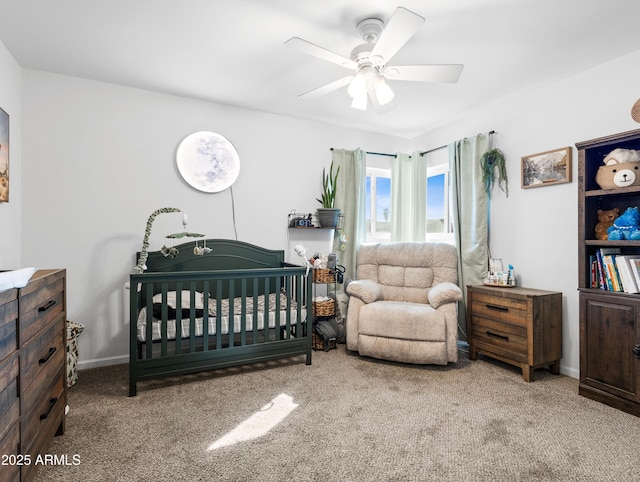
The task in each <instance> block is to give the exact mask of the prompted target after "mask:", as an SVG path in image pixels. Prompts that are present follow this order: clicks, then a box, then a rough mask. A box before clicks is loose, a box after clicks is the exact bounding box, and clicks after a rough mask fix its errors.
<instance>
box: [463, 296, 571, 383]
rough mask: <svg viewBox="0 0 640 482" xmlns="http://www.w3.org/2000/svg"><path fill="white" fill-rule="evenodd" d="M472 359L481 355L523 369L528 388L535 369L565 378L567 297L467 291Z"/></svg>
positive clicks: (468, 326) (468, 337)
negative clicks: (564, 302)
mask: <svg viewBox="0 0 640 482" xmlns="http://www.w3.org/2000/svg"><path fill="white" fill-rule="evenodd" d="M467 339H468V342H469V359H471V360H476V359H477V358H478V354H482V355H486V356H489V357H491V358H495V359H497V360H500V361H503V362H505V363H509V364H511V365H515V366H517V367H520V368H521V369H522V377H523V378H524V380H525V381H526V382H531V381H533V371H534V370H535V369H536V368H539V367H543V366H546V365H549V367H550V370H551V373H554V374H558V373H560V358H561V357H562V293H559V292H556V291H545V290H537V289H531V288H522V287H513V288H512V289H503V288H493V287H487V286H467Z"/></svg>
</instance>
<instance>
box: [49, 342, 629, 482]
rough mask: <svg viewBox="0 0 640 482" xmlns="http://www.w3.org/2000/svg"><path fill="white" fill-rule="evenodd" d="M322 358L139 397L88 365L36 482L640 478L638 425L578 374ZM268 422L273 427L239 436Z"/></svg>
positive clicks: (193, 381) (120, 379) (145, 390)
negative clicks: (599, 398) (587, 394)
mask: <svg viewBox="0 0 640 482" xmlns="http://www.w3.org/2000/svg"><path fill="white" fill-rule="evenodd" d="M313 355H314V356H313V365H311V366H306V365H305V364H304V361H302V360H301V359H292V360H286V361H281V362H272V363H267V364H264V365H259V366H252V367H240V368H235V369H227V370H220V371H215V372H208V373H201V374H196V375H190V376H185V377H181V378H176V379H163V380H157V381H150V382H144V383H141V384H140V385H139V390H138V396H137V397H134V398H129V397H127V391H128V385H127V383H128V382H127V366H126V365H119V366H113V367H106V368H97V369H92V370H84V371H81V372H80V373H79V382H78V384H77V385H76V386H74V387H72V388H71V389H69V405H70V408H71V410H70V413H69V415H68V417H67V425H66V433H65V435H63V436H61V437H57V438H56V439H55V440H54V442H53V444H52V446H51V447H50V450H49V452H50V453H51V454H57V455H67V456H68V460H69V461H70V464H69V465H56V466H47V467H41V468H40V469H39V473H38V478H37V480H38V481H40V482H43V481H68V482H72V481H83V482H89V481H99V482H105V481H127V482H128V481H177V480H184V481H289V480H293V481H316V480H317V481H333V480H335V481H413V480H415V481H574V480H575V481H626V480H637V479H638V477H640V475H639V474H640V450H639V447H640V419H639V418H637V417H634V416H632V415H628V414H626V413H623V412H620V411H618V410H615V409H613V408H610V407H608V406H606V405H603V404H600V403H598V402H595V401H592V400H588V399H586V398H584V397H580V396H579V395H578V382H577V380H575V379H572V378H569V377H565V376H554V375H551V374H549V372H548V371H546V370H538V371H536V380H535V381H534V382H533V383H526V382H524V381H523V379H522V376H521V375H520V372H519V371H518V370H516V369H515V368H513V367H510V366H508V365H503V364H501V363H499V362H494V361H491V360H489V359H484V358H482V359H480V360H478V361H475V362H471V361H469V360H468V357H467V355H466V353H461V357H460V361H459V362H458V364H457V365H451V364H450V365H449V366H448V367H436V366H410V365H402V364H397V363H388V362H381V361H376V360H373V359H366V358H361V357H358V356H357V355H353V354H351V353H350V352H347V351H346V350H345V346H344V345H339V346H338V349H337V350H332V351H330V352H326V353H325V352H314V354H313ZM287 413H288V414H287ZM270 417H271V418H270ZM273 417H282V418H283V419H282V420H281V421H280V422H279V423H277V424H276V423H275V422H274V421H273V420H274V419H273ZM243 422H244V423H243ZM258 422H260V423H261V424H262V426H264V424H265V423H267V424H269V423H270V424H271V425H273V426H272V428H271V429H270V430H268V431H267V432H266V433H265V434H263V435H261V436H259V437H257V438H255V439H251V440H241V441H238V442H236V443H229V444H227V445H225V443H227V442H229V439H230V437H231V435H229V433H230V432H231V434H232V435H237V431H238V430H237V428H242V429H243V430H244V432H243V434H241V436H240V438H242V437H244V436H246V434H247V432H248V431H249V429H256V428H258V427H257V425H259V424H258ZM234 428H235V429H236V430H235V431H234ZM74 456H75V460H76V461H79V462H80V463H79V464H78V465H73V464H72V463H71V462H72V461H73V460H74V459H73V457H74Z"/></svg>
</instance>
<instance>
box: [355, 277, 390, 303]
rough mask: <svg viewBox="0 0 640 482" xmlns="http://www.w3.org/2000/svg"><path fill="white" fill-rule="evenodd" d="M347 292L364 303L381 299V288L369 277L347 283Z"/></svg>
mask: <svg viewBox="0 0 640 482" xmlns="http://www.w3.org/2000/svg"><path fill="white" fill-rule="evenodd" d="M347 294H348V295H350V296H355V297H356V298H358V299H360V300H362V301H363V302H364V303H373V302H374V301H378V300H381V299H382V288H381V287H380V285H379V284H378V283H376V282H375V281H373V280H370V279H362V280H354V281H352V282H351V283H349V284H348V285H347Z"/></svg>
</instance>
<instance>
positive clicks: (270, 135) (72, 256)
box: [22, 70, 407, 368]
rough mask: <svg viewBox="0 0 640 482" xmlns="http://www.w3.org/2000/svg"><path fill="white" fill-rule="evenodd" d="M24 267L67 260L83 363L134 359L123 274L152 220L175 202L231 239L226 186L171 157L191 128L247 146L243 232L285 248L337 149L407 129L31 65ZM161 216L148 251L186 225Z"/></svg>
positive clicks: (239, 211)
mask: <svg viewBox="0 0 640 482" xmlns="http://www.w3.org/2000/svg"><path fill="white" fill-rule="evenodd" d="M23 79H24V82H23V93H24V96H23V99H24V100H23V113H24V129H23V174H24V178H25V181H26V182H24V183H23V189H24V195H23V206H24V209H23V218H22V222H23V236H22V243H23V252H22V261H23V264H24V265H34V266H37V267H40V268H46V267H49V268H58V267H59V268H66V269H67V275H68V280H67V288H68V293H67V302H68V312H69V314H68V317H69V319H71V320H74V321H78V322H80V323H83V324H84V325H85V331H84V333H83V334H82V335H81V336H80V337H79V339H78V341H79V349H80V367H81V368H82V367H88V366H97V365H99V364H106V363H115V362H125V361H126V360H127V358H126V356H127V353H128V340H129V332H128V325H127V323H126V321H125V319H124V315H123V311H124V310H123V303H124V302H123V296H122V293H123V284H124V283H125V281H126V280H127V279H128V274H129V272H130V271H131V268H132V267H133V265H134V253H135V251H136V250H139V249H140V248H141V244H142V238H143V235H144V229H145V224H146V221H147V217H148V216H149V215H150V214H151V213H152V212H153V211H154V210H155V209H157V208H160V207H176V208H179V209H181V210H183V211H185V212H187V213H188V215H189V226H188V227H189V229H190V230H192V231H196V232H202V233H205V234H206V235H207V236H208V237H211V238H234V237H235V233H234V226H233V218H232V198H231V192H230V190H227V191H224V192H221V193H217V194H204V193H201V192H198V191H195V190H193V189H192V188H190V187H189V186H187V185H186V184H185V183H184V182H183V181H182V179H181V178H180V176H179V174H178V172H177V170H176V168H175V161H174V153H175V150H176V148H177V146H178V144H179V143H180V141H181V140H182V139H183V138H184V137H185V136H186V135H188V134H190V133H192V132H195V131H200V130H210V131H214V132H218V133H220V134H222V135H224V136H226V137H227V138H228V139H229V140H230V141H231V142H232V143H233V144H234V146H235V147H236V149H237V150H238V152H239V155H240V163H241V170H240V175H239V177H238V180H237V181H236V183H235V184H234V185H233V195H234V198H235V215H236V220H237V231H238V238H239V239H240V240H243V241H247V242H250V243H254V244H258V245H261V246H265V247H268V248H272V249H284V250H287V234H288V230H287V215H288V213H289V212H290V211H291V210H292V209H296V210H298V211H302V212H311V211H315V209H316V207H317V206H318V204H317V201H316V200H315V199H316V197H318V195H319V192H320V188H321V175H322V168H323V167H324V166H328V164H329V162H330V159H331V153H330V150H329V149H330V148H331V147H336V148H347V149H352V148H356V147H359V146H366V148H367V149H372V150H376V151H382V152H395V151H396V150H399V148H400V145H401V144H406V142H407V141H406V140H405V139H396V138H392V137H387V138H385V137H384V136H379V135H373V134H368V133H364V132H359V131H355V130H348V129H344V128H339V127H333V126H328V125H324V124H320V123H314V122H307V121H303V120H299V119H293V118H286V117H281V116H276V115H271V114H265V113H261V112H256V111H250V110H245V109H237V108H231V107H227V106H222V105H217V104H211V103H207V102H201V101H196V100H191V99H185V98H179V97H174V96H168V95H162V94H157V93H152V92H148V91H143V90H137V89H131V88H124V87H119V86H115V85H109V84H104V83H99V82H93V81H88V80H83V79H79V78H73V77H66V76H60V75H55V74H48V73H43V72H37V71H29V70H25V71H24V72H23ZM181 230H182V224H181V216H180V215H179V214H164V215H161V216H159V217H158V218H157V219H156V221H155V223H154V225H153V234H152V239H151V249H159V248H160V247H161V246H162V245H163V244H164V243H165V242H168V241H169V240H166V239H164V237H163V236H164V235H166V234H169V233H173V232H177V231H181Z"/></svg>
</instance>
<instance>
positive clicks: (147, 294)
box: [129, 239, 312, 396]
mask: <svg viewBox="0 0 640 482" xmlns="http://www.w3.org/2000/svg"><path fill="white" fill-rule="evenodd" d="M199 244H200V245H202V241H199ZM204 244H206V246H207V248H210V249H211V252H210V253H208V254H205V255H196V254H195V253H194V249H193V248H194V243H193V242H191V243H185V244H182V245H179V246H176V248H177V249H178V251H179V254H178V255H177V256H176V257H174V258H170V257H165V256H164V255H163V254H162V253H161V252H159V251H158V252H151V253H149V255H148V258H147V261H146V265H147V269H146V271H145V272H144V273H141V274H131V275H130V280H129V287H130V289H129V293H130V295H129V296H130V305H129V306H130V320H131V323H130V325H131V326H130V328H131V329H130V353H129V396H135V395H136V394H137V382H138V381H140V380H147V379H151V378H158V377H166V376H175V375H182V374H187V373H195V372H199V371H205V370H212V369H216V368H225V367H230V366H236V365H244V364H249V363H257V362H264V361H268V360H274V359H279V358H287V357H293V356H298V355H305V356H306V364H307V365H310V364H311V346H312V345H311V335H312V333H311V331H312V330H311V329H310V327H311V320H312V318H311V316H312V313H311V306H312V305H311V277H310V276H307V274H306V268H304V267H301V266H297V265H293V264H289V263H285V262H284V251H278V250H270V249H265V248H261V247H259V246H254V245H252V244H249V243H245V242H242V241H234V240H221V239H209V240H206V241H205V242H204ZM139 255H140V253H138V256H139Z"/></svg>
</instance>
